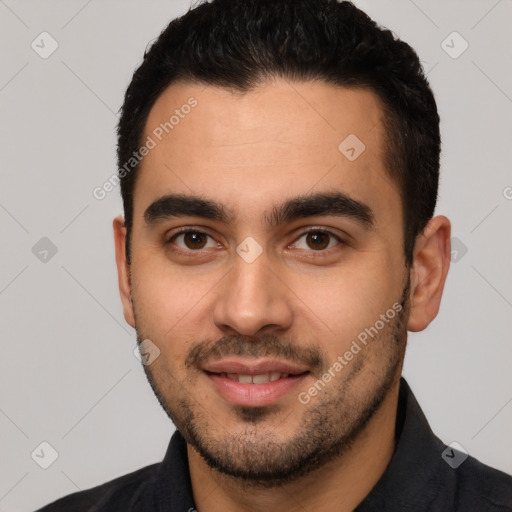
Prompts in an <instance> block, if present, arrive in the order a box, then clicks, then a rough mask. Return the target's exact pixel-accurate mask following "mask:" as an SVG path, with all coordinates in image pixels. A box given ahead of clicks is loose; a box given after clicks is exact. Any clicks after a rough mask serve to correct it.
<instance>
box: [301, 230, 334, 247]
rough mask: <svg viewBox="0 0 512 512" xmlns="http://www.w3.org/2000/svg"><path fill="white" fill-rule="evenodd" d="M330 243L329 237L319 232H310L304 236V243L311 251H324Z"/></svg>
mask: <svg viewBox="0 0 512 512" xmlns="http://www.w3.org/2000/svg"><path fill="white" fill-rule="evenodd" d="M329 242H330V236H329V235H328V234H327V233H322V232H321V231H312V232H310V233H308V234H307V235H306V243H307V244H308V246H309V247H310V248H311V249H316V250H322V249H325V248H326V247H327V246H328V245H329Z"/></svg>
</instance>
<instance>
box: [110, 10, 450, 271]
mask: <svg viewBox="0 0 512 512" xmlns="http://www.w3.org/2000/svg"><path fill="white" fill-rule="evenodd" d="M272 78H282V79H289V80H294V81H295V80H296V81H308V80H322V81H324V82H326V83H329V84H333V85H337V86H342V87H348V88H365V89H368V90H370V91H372V92H374V93H375V94H376V95H377V96H378V98H379V99H380V103H381V105H382V109H383V114H384V116H383V118H384V119H383V121H384V123H383V124H384V130H385V133H386V155H385V164H386V169H387V172H388V174H389V176H390V177H391V179H392V180H393V181H394V182H395V183H396V184H397V185H398V187H399V190H400V193H401V198H402V209H403V218H404V254H405V261H406V264H408V265H409V264H410V263H411V262H412V257H413V249H414V243H415V240H416V237H417V235H418V234H419V233H421V232H422V230H423V229H424V228H425V226H426V224H427V222H428V221H429V220H430V218H431V217H432V216H433V214H434V209H435V205H436V201H437V189H438V182H439V157H440V146H441V139H440V133H439V115H438V113H437V106H436V102H435V99H434V95H433V93H432V90H431V88H430V86H429V84H428V81H427V79H426V77H425V74H424V72H423V70H422V67H421V64H420V61H419V58H418V56H417V54H416V52H415V51H414V50H413V49H412V48H411V47H410V46H409V45H408V44H407V43H405V42H403V41H400V40H399V39H398V38H396V37H395V36H394V35H393V34H392V32H391V31H389V30H387V29H384V28H382V27H379V26H378V25H377V24H376V23H375V22H374V21H373V20H372V19H371V18H369V17H368V15H366V14H365V13H364V12H363V11H361V10H360V9H358V8H356V7H355V6H354V5H353V4H352V3H351V2H348V1H345V2H339V1H337V0H293V1H292V0H213V1H211V2H206V1H203V2H201V3H199V4H198V5H196V6H195V7H193V8H191V9H190V10H189V11H188V12H187V13H186V14H184V15H183V16H181V17H179V18H177V19H174V20H172V21H171V22H170V24H169V25H168V26H167V28H166V29H165V30H164V31H163V32H162V33H161V34H160V36H159V37H158V39H157V40H156V41H155V42H154V43H153V44H152V46H151V47H150V49H149V50H147V51H146V52H145V54H144V59H143V62H142V64H141V65H140V67H139V68H138V69H137V70H136V71H135V73H134V74H133V78H132V81H131V83H130V85H129V87H128V89H127V91H126V95H125V98H124V104H123V106H122V108H121V116H120V121H119V125H118V151H117V155H118V165H119V178H120V184H121V194H122V198H123V206H124V215H125V222H126V227H127V232H128V236H127V244H126V245H127V248H126V251H127V259H128V262H129V261H130V233H131V228H132V223H133V196H134V194H133V192H134V187H135V183H136V179H137V171H138V167H139V165H138V164H137V165H134V167H133V169H132V170H130V172H126V162H128V161H129V160H130V158H131V157H132V155H133V153H134V152H135V151H137V150H138V148H139V147H140V146H141V144H142V143H143V141H142V137H143V133H144V129H145V124H146V121H147V118H148V115H149V112H150V110H151V108H152V106H153V105H154V103H155V101H156V100H157V98H158V97H159V96H160V95H161V94H162V93H163V91H164V90H165V89H166V88H167V87H168V86H169V85H171V84H172V83H175V82H177V81H189V82H191V83H201V84H206V85H214V86H221V87H224V88H227V89H231V90H235V91H240V92H247V91H250V90H252V89H254V88H256V87H257V86H258V85H261V84H262V83H264V82H265V81H266V80H268V79H272ZM340 142H341V141H340ZM123 166H124V169H125V171H124V172H123V171H122V168H123Z"/></svg>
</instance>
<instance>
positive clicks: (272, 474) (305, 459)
mask: <svg viewBox="0 0 512 512" xmlns="http://www.w3.org/2000/svg"><path fill="white" fill-rule="evenodd" d="M408 293H409V283H407V285H406V286H405V287H404V290H403V295H402V300H401V305H402V308H401V310H400V311H399V312H398V313H397V315H396V316H395V318H394V319H392V320H390V322H389V324H387V325H386V327H385V328H384V329H383V330H382V331H381V332H379V334H378V335H377V336H375V337H374V338H373V339H372V340H370V341H368V346H365V347H363V348H362V350H361V352H360V353H358V354H356V355H355V357H354V360H353V361H351V362H350V363H349V365H350V366H347V367H346V368H344V369H343V370H341V374H339V375H337V376H336V377H334V378H333V380H332V381H331V383H329V384H328V385H327V386H328V387H329V389H328V392H326V393H324V394H322V395H318V396H316V397H314V398H312V399H311V401H310V403H309V404H307V405H301V407H304V408H305V409H304V412H302V409H301V410H299V413H300V414H302V415H303V420H302V422H301V425H300V427H299V429H298V430H297V432H295V433H294V434H292V435H291V436H290V437H289V438H288V439H280V438H279V436H278V435H277V434H276V433H275V428H276V427H279V424H276V423H272V417H274V418H275V417H276V416H277V415H279V414H280V413H282V411H281V408H280V406H278V405H271V406H266V407H235V406H233V408H232V410H233V414H234V416H235V418H236V419H237V420H238V423H240V424H241V425H243V427H242V428H238V431H237V433H230V432H228V431H227V430H226V429H225V427H224V426H223V425H222V424H220V423H219V421H216V420H215V418H213V416H212V415H213V414H214V411H212V412H209V411H208V410H207V405H203V404H200V403H198V402H197V401H196V400H194V399H193V397H192V395H191V393H190V392H189V391H187V389H186V383H182V384H183V387H181V388H180V391H179V393H178V394H179V395H180V396H179V398H178V399H176V398H175V397H173V396H172V394H171V393H169V394H168V395H167V396H166V395H165V394H164V393H163V392H162V388H161V387H160V386H159V383H158V380H159V379H158V378H157V377H156V376H155V375H154V373H153V371H152V368H151V367H150V366H144V371H145V373H146V376H147V379H148V381H149V383H150V385H151V387H152V389H153V392H154V393H155V395H156V397H157V399H158V401H159V402H160V404H161V406H162V407H163V409H164V410H165V412H166V413H167V415H168V416H169V418H170V419H171V420H172V421H173V423H174V424H175V425H176V428H177V429H178V430H179V431H180V433H181V434H182V435H183V437H184V438H185V440H186V442H187V443H188V444H189V445H190V446H191V447H192V448H193V449H194V450H195V451H197V452H198V453H199V454H200V455H201V457H202V458H203V459H204V460H205V462H206V463H207V464H208V466H209V467H210V468H212V469H215V470H217V471H219V472H220V473H222V474H224V475H227V476H230V477H233V478H235V479H238V480H240V481H245V482H246V483H247V484H250V485H252V486H257V487H263V488H271V487H276V486H281V485H283V484H286V483H289V482H292V481H294V480H297V479H299V478H300V477H302V476H304V475H306V474H308V473H310V472H312V471H314V470H316V469H319V468H321V467H322V466H324V465H325V464H327V463H328V462H330V461H332V460H334V459H336V458H340V457H342V456H343V454H344V452H346V451H347V450H349V449H350V447H351V446H352V445H353V443H354V442H355V441H356V440H357V439H358V437H359V436H360V435H361V433H362V432H364V430H365V428H366V426H367V425H368V422H369V421H370V420H371V419H372V418H373V417H374V415H375V413H376V412H377V411H378V410H379V409H380V407H381V406H382V404H383V402H384V401H385V399H386V397H387V396H388V394H389V393H390V391H391V390H392V388H393V387H394V385H395V384H396V382H397V379H398V378H399V377H400V373H401V368H402V364H403V358H404V355H405V345H406V339H407V330H406V325H407V318H408V309H409V308H408ZM137 338H138V339H139V341H140V340H142V339H144V337H143V336H142V334H141V333H139V331H138V330H137ZM276 342H277V343H278V342H279V341H278V340H277V339H276ZM377 345H380V346H381V349H380V352H379V357H382V354H385V357H384V359H385V360H383V361H381V364H380V371H378V378H377V380H376V381H374V382H372V383H371V387H370V388H368V389H365V390H364V393H362V394H361V393H360V390H359V389H357V388H358V384H357V376H358V375H359V374H360V373H361V372H363V370H364V369H365V362H366V361H367V360H368V355H370V354H371V352H366V353H365V351H372V349H375V347H376V346H377ZM230 346H233V345H232V344H230ZM241 346H243V345H239V347H241ZM248 347H250V348H249V349H248V350H249V351H251V352H254V350H255V349H254V347H255V345H254V344H251V345H248ZM237 350H238V349H237ZM241 351H242V352H243V348H242V349H241ZM263 352H265V350H264V351H263ZM272 352H273V350H270V353H272ZM263 355H266V353H265V354H263ZM276 355H278V354H276ZM279 355H282V354H279ZM373 357H375V354H374V355H373ZM324 367H325V365H324ZM345 372H347V373H348V377H346V376H345ZM337 379H338V380H337ZM189 389H193V388H189ZM358 391H359V393H358ZM297 403H299V401H298V400H297ZM289 414H293V413H289ZM281 416H282V414H281ZM286 418H287V416H286V417H284V418H283V419H282V420H281V421H280V422H279V423H282V422H283V421H285V420H286Z"/></svg>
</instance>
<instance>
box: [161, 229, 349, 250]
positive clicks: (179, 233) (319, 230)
mask: <svg viewBox="0 0 512 512" xmlns="http://www.w3.org/2000/svg"><path fill="white" fill-rule="evenodd" d="M186 233H197V234H200V235H205V236H207V237H210V238H212V239H213V237H212V236H211V235H209V234H208V233H205V232H204V231H201V230H200V229H196V228H183V229H181V230H179V231H178V232H176V233H174V235H172V237H171V238H169V240H168V241H166V242H165V245H169V244H172V242H174V240H175V239H176V238H177V237H178V236H180V235H183V234H186ZM309 233H319V234H323V235H328V236H329V237H331V238H334V239H335V240H336V241H337V242H338V244H336V245H335V246H333V247H329V248H328V249H322V250H316V251H315V250H314V249H309V250H310V251H311V252H312V253H316V254H320V255H325V254H326V253H329V252H330V251H331V250H332V249H335V248H336V247H338V246H339V245H346V242H345V241H344V240H342V239H341V238H340V237H339V236H338V235H336V234H334V233H333V232H332V231H329V230H326V229H323V228H308V229H305V230H304V231H302V232H301V233H300V234H299V235H298V236H297V238H296V239H295V240H294V241H293V242H292V244H290V245H293V244H295V243H297V241H298V240H300V239H301V238H302V237H303V236H305V235H308V234H309ZM328 245H329V244H328ZM288 247H289V246H287V248H288ZM178 250H179V251H182V252H186V253H193V252H196V253H200V252H201V251H202V249H197V250H193V249H183V248H181V247H178ZM299 250H306V249H299Z"/></svg>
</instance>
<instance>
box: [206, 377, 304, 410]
mask: <svg viewBox="0 0 512 512" xmlns="http://www.w3.org/2000/svg"><path fill="white" fill-rule="evenodd" d="M206 376H207V377H208V378H209V379H210V381H211V382H212V384H213V385H214V386H215V389H216V390H217V391H218V392H219V394H220V395H221V396H222V397H223V398H224V399H225V400H227V401H228V402H231V403H232V404H234V405H241V406H246V407H262V406H264V405H270V404H273V403H275V402H277V401H278V400H279V399H280V398H282V397H283V396H285V395H286V394H287V393H290V392H291V391H293V390H294V389H296V388H297V387H298V385H299V383H300V382H302V380H303V379H304V378H305V377H306V376H307V373H302V374H300V375H293V376H288V377H286V378H284V379H278V380H275V381H273V382H267V383H266V384H243V383H241V382H237V381H234V380H231V379H228V378H227V377H223V376H221V375H219V374H218V373H206Z"/></svg>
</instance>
